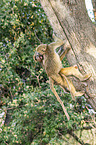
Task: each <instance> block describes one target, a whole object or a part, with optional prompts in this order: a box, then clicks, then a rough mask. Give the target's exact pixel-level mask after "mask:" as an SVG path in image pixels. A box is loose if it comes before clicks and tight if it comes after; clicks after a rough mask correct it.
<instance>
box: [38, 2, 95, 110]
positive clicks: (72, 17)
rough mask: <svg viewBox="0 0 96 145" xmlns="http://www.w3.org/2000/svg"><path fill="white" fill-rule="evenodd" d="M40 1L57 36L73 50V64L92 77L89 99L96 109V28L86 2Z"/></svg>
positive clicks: (71, 52) (69, 57)
mask: <svg viewBox="0 0 96 145" xmlns="http://www.w3.org/2000/svg"><path fill="white" fill-rule="evenodd" d="M40 2H41V5H42V7H43V9H44V10H45V12H46V14H47V16H48V18H49V20H50V23H51V25H52V27H53V30H54V32H55V33H56V35H57V36H58V37H59V38H61V39H63V40H66V41H67V42H68V43H69V44H70V46H71V48H72V49H71V51H69V53H68V54H67V59H68V62H69V64H70V65H75V64H76V65H77V66H78V68H79V70H80V71H81V73H82V74H84V73H85V72H86V73H91V74H92V77H91V78H90V79H89V80H88V81H87V83H88V87H87V90H86V94H85V97H86V99H87V101H88V102H89V103H90V104H91V106H92V107H93V109H94V110H96V28H95V25H94V24H92V22H91V20H90V18H89V17H88V14H87V10H86V6H85V2H84V0H40ZM68 43H66V46H67V45H69V44H68Z"/></svg>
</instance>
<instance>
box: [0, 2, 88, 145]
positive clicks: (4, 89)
mask: <svg viewBox="0 0 96 145" xmlns="http://www.w3.org/2000/svg"><path fill="white" fill-rule="evenodd" d="M0 6H1V9H0V13H1V14H2V15H1V19H0V36H1V37H0V63H1V65H0V81H1V82H0V87H1V97H0V106H1V110H0V111H1V113H2V112H5V114H6V115H5V121H4V122H3V123H2V122H0V123H1V124H0V125H1V127H0V144H2V145H5V144H9V145H12V144H14V145H15V144H19V145H20V144H21V145H23V144H25V145H29V144H31V145H33V144H34V145H37V144H38V145H39V144H42V145H43V144H44V145H45V144H48V143H51V144H55V142H59V143H62V137H61V136H62V135H64V134H66V133H67V131H68V130H78V129H79V128H80V127H81V126H83V125H84V123H86V117H88V116H89V114H88V110H87V109H86V101H85V99H84V98H83V97H82V98H80V100H81V101H78V103H74V102H72V100H71V96H70V94H64V93H63V91H62V90H61V89H60V88H58V87H57V86H56V90H57V91H58V93H59V95H60V97H61V99H62V100H64V104H65V106H66V108H67V110H68V113H69V115H70V117H71V119H70V121H69V122H68V121H67V119H66V116H65V115H64V113H63V111H62V108H61V106H60V104H59V103H58V102H57V100H56V98H55V97H54V96H53V94H52V92H51V90H50V88H49V84H48V83H45V82H46V81H47V80H48V78H47V75H46V73H45V71H44V70H43V69H42V68H41V67H40V65H39V64H38V63H37V64H36V63H35V62H34V59H33V55H34V52H35V48H36V47H37V45H38V44H40V43H41V42H42V43H50V42H51V41H52V28H51V26H50V24H49V21H48V19H47V17H46V15H45V13H44V11H43V9H42V8H41V5H40V3H39V2H37V1H36V0H15V1H14V0H11V1H10V0H1V1H0ZM63 63H66V59H65V60H64V61H63ZM67 65H68V64H67ZM84 118H85V120H84ZM0 121H1V120H0ZM87 121H88V120H87ZM87 123H88V122H87ZM61 134H62V135H61Z"/></svg>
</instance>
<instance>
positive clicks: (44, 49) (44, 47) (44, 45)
mask: <svg viewBox="0 0 96 145" xmlns="http://www.w3.org/2000/svg"><path fill="white" fill-rule="evenodd" d="M46 49H47V44H41V45H39V46H38V47H37V48H36V51H37V52H39V53H40V54H42V55H43V54H44V53H45V51H46Z"/></svg>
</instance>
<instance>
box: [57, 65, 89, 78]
mask: <svg viewBox="0 0 96 145" xmlns="http://www.w3.org/2000/svg"><path fill="white" fill-rule="evenodd" d="M59 73H60V74H64V75H65V76H71V75H73V76H75V77H76V78H78V79H79V80H80V81H85V80H87V79H89V78H90V77H91V74H90V73H89V74H85V75H82V74H81V73H80V71H79V70H78V68H77V67H76V66H71V67H67V68H62V69H61V70H60V72H59Z"/></svg>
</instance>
